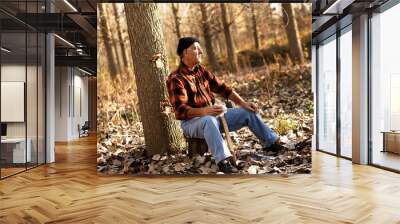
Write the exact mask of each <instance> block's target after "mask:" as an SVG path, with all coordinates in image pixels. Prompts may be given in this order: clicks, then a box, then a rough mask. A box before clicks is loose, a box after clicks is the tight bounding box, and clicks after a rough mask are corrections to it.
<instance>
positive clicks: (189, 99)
mask: <svg viewBox="0 0 400 224" xmlns="http://www.w3.org/2000/svg"><path fill="white" fill-rule="evenodd" d="M167 88H168V94H169V101H170V102H171V104H172V107H173V108H174V112H175V118H176V119H178V120H187V119H189V118H188V116H187V112H188V110H189V109H190V108H201V107H207V106H211V105H214V103H215V96H214V94H213V92H214V93H218V94H220V95H222V96H224V97H225V98H228V97H229V95H230V94H231V92H232V88H230V87H229V86H227V85H226V84H225V83H224V82H223V81H222V80H220V79H218V78H217V77H216V76H215V75H214V74H213V73H211V72H210V71H208V70H207V69H206V68H204V67H203V66H201V65H197V66H195V68H194V69H193V70H190V69H189V68H188V67H187V66H186V65H184V64H183V63H181V65H180V66H179V67H178V69H177V70H175V71H173V72H172V73H171V74H170V75H169V76H168V79H167Z"/></svg>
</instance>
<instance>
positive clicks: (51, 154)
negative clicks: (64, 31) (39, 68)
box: [46, 34, 55, 163]
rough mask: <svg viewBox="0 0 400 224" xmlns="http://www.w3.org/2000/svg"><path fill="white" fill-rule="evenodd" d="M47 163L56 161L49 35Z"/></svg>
mask: <svg viewBox="0 0 400 224" xmlns="http://www.w3.org/2000/svg"><path fill="white" fill-rule="evenodd" d="M46 45H47V46H46V47H47V48H46V49H47V52H46V61H47V67H46V75H47V76H46V85H47V89H46V91H47V92H46V105H47V106H46V115H47V117H46V145H47V148H46V163H52V162H54V161H55V151H54V132H55V128H54V125H55V120H54V114H55V101H54V100H55V99H54V94H55V76H54V65H55V60H54V47H55V46H54V35H53V34H47V36H46Z"/></svg>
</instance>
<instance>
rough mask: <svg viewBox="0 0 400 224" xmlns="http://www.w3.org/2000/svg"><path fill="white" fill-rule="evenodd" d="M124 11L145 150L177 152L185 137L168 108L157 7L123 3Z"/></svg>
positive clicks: (164, 53) (166, 63)
mask: <svg viewBox="0 0 400 224" xmlns="http://www.w3.org/2000/svg"><path fill="white" fill-rule="evenodd" d="M125 11H126V19H127V23H128V33H129V39H130V41H131V49H132V61H133V66H134V69H135V79H136V85H137V94H138V99H139V109H140V114H141V120H142V124H143V130H144V137H145V142H146V151H147V154H148V155H154V154H157V153H163V152H177V151H178V150H180V149H181V148H182V146H183V144H184V139H183V135H182V130H181V129H180V126H179V123H178V121H177V120H175V119H174V116H173V114H172V113H170V112H169V110H170V106H168V105H169V103H168V97H167V90H166V86H165V81H166V76H167V75H168V73H169V71H168V60H167V54H166V49H165V46H164V36H163V33H162V29H161V20H160V16H159V12H158V8H157V6H156V4H154V3H141V4H125ZM157 58H158V59H157Z"/></svg>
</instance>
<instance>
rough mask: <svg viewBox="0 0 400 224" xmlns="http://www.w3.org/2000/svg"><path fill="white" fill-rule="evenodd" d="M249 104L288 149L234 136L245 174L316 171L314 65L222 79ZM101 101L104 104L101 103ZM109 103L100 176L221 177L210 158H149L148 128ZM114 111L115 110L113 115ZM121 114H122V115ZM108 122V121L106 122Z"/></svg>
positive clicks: (245, 133) (244, 134)
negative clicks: (269, 148)
mask: <svg viewBox="0 0 400 224" xmlns="http://www.w3.org/2000/svg"><path fill="white" fill-rule="evenodd" d="M221 79H223V80H225V82H227V83H228V84H230V85H231V86H233V87H234V89H235V90H236V91H237V92H238V93H239V94H240V95H241V96H242V97H243V98H244V99H245V100H247V101H250V102H254V103H256V104H257V105H258V108H259V111H258V114H259V115H260V116H261V117H262V119H263V120H264V121H265V123H266V124H268V125H269V127H271V128H272V129H273V130H275V131H276V132H277V133H278V134H279V135H280V136H281V141H282V143H283V144H284V146H285V147H286V148H287V149H286V150H282V151H280V152H278V153H272V152H268V151H263V150H262V147H261V145H260V144H259V141H258V140H257V138H256V137H255V136H254V135H253V134H252V133H251V132H250V130H249V129H248V128H242V129H240V130H239V131H237V132H231V136H232V139H233V143H234V145H235V151H236V155H237V158H238V159H239V160H240V161H242V162H243V163H244V164H245V165H244V168H243V169H241V170H240V171H239V173H240V174H275V175H276V174H279V175H282V176H287V175H291V174H295V173H310V172H311V136H312V133H313V95H312V92H311V66H310V65H305V66H291V67H290V68H285V67H283V68H281V67H278V66H268V68H266V67H262V68H258V69H257V70H255V69H253V70H252V71H249V72H242V73H240V74H229V75H228V74H225V75H222V76H221ZM99 100H101V99H99ZM114 104H116V102H113V101H109V102H106V103H104V102H103V103H100V105H108V109H107V112H105V111H106V110H105V109H104V108H98V110H99V112H98V116H99V120H100V121H101V120H103V121H104V120H108V118H111V119H110V122H107V123H101V122H99V125H98V144H97V155H98V156H97V171H98V172H101V173H106V174H132V175H148V174H156V175H157V174H158V175H197V174H221V173H220V172H218V168H217V165H216V164H215V162H214V160H213V158H212V156H211V154H210V153H205V154H204V155H203V156H200V155H196V156H194V157H193V158H189V156H188V154H187V151H183V152H182V153H179V154H173V155H168V154H162V155H160V154H156V155H154V156H152V157H147V156H146V155H145V148H146V146H145V141H144V136H143V129H142V126H141V123H140V122H139V121H135V119H131V120H130V121H129V120H128V118H132V117H135V116H133V115H132V114H129V113H121V112H120V111H118V109H117V108H129V106H122V107H121V105H114ZM110 108H113V109H111V110H110ZM121 114H122V115H121ZM106 117H107V118H106Z"/></svg>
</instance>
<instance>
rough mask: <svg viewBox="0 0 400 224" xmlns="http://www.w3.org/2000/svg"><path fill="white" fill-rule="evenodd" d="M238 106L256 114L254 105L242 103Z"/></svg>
mask: <svg viewBox="0 0 400 224" xmlns="http://www.w3.org/2000/svg"><path fill="white" fill-rule="evenodd" d="M240 106H241V107H243V108H244V109H246V110H248V111H251V112H257V110H258V108H257V105H256V104H255V103H247V102H243V103H242V104H241V105H240Z"/></svg>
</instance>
